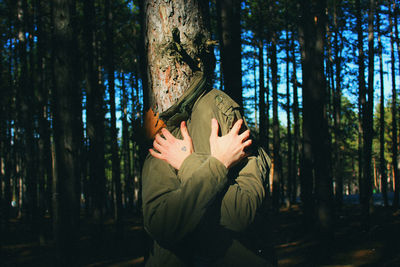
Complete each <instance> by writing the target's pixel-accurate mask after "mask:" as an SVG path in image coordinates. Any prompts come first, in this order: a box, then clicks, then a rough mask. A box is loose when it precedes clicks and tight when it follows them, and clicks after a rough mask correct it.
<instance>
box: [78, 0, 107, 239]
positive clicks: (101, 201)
mask: <svg viewBox="0 0 400 267" xmlns="http://www.w3.org/2000/svg"><path fill="white" fill-rule="evenodd" d="M83 12H84V24H83V30H84V35H83V37H84V41H85V52H86V53H85V63H86V64H85V67H86V71H85V75H86V77H85V79H86V95H87V99H86V103H87V104H86V110H87V111H86V112H87V118H86V134H87V138H88V141H89V144H88V164H89V184H90V191H89V190H87V191H86V190H85V191H86V193H87V195H86V200H87V202H86V205H87V206H88V207H89V206H91V207H92V208H93V218H94V220H95V222H96V227H94V228H93V230H94V233H93V234H94V236H97V237H100V236H101V234H102V232H103V229H102V224H103V221H104V208H105V198H106V194H105V186H106V185H105V184H106V179H105V173H104V172H105V164H104V107H103V106H104V103H103V102H104V100H103V98H104V87H103V86H102V85H100V84H99V73H98V70H97V66H96V62H95V54H94V52H95V51H96V38H95V36H96V24H95V7H94V1H93V0H88V1H84V6H83ZM87 183H88V182H87V181H84V184H86V186H87ZM89 200H90V201H89Z"/></svg>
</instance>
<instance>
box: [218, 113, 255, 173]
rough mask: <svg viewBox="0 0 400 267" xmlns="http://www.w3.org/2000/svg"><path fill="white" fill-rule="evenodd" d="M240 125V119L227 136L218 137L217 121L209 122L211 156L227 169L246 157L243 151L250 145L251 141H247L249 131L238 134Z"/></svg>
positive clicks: (241, 121)
mask: <svg viewBox="0 0 400 267" xmlns="http://www.w3.org/2000/svg"><path fill="white" fill-rule="evenodd" d="M242 123H243V120H242V119H240V120H238V121H236V123H235V124H234V125H233V127H232V129H231V131H230V132H229V133H228V134H226V135H224V136H221V137H219V136H218V128H219V125H218V121H217V120H216V119H214V118H213V119H212V120H211V135H210V150H211V156H214V157H215V158H217V159H218V160H219V161H221V162H222V164H224V165H225V167H226V168H228V169H229V168H230V167H232V166H233V165H235V164H236V163H237V162H239V161H240V160H241V159H243V158H245V157H246V156H247V154H246V152H245V151H244V150H245V148H247V147H248V146H250V145H251V143H252V141H251V139H249V140H247V139H248V138H249V136H250V131H249V130H246V131H244V132H243V133H242V134H239V131H240V128H241V127H242Z"/></svg>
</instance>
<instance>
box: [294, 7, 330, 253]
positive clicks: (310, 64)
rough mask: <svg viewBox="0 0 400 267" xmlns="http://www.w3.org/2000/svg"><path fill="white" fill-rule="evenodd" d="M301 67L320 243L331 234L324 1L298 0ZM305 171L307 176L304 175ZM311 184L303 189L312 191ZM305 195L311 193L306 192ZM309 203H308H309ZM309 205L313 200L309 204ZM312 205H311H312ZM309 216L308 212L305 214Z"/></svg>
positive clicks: (307, 167) (306, 143)
mask: <svg viewBox="0 0 400 267" xmlns="http://www.w3.org/2000/svg"><path fill="white" fill-rule="evenodd" d="M301 8H302V10H303V14H302V19H303V20H302V23H300V31H301V39H300V41H301V49H302V71H303V138H304V148H303V149H304V155H303V157H304V159H303V160H304V165H303V174H302V175H303V180H305V179H306V181H305V182H306V186H307V187H311V188H312V180H313V173H314V179H315V204H316V216H317V217H316V220H317V221H316V225H317V229H318V230H319V232H320V235H319V237H320V238H321V241H322V244H325V245H327V244H329V241H330V239H331V238H332V237H333V219H334V217H333V205H332V204H333V203H332V201H333V192H332V191H333V188H332V177H331V174H330V173H329V170H330V165H329V164H330V163H329V153H330V151H329V138H328V123H327V112H326V90H327V89H326V81H325V75H324V73H325V72H324V43H325V23H326V17H325V9H326V1H313V0H311V1H307V0H304V1H301ZM304 168H305V169H304ZM305 175H307V176H308V177H307V176H306V177H304V176H305ZM311 190H312V189H310V188H308V189H307V191H306V193H309V194H310V193H311ZM307 197H308V198H309V197H310V196H307ZM308 205H310V203H309V204H308ZM311 205H312V204H311ZM311 208H312V206H311ZM308 216H310V214H308Z"/></svg>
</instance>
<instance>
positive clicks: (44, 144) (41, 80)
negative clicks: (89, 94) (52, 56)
mask: <svg viewBox="0 0 400 267" xmlns="http://www.w3.org/2000/svg"><path fill="white" fill-rule="evenodd" d="M47 7H48V6H47V5H46V4H45V3H43V2H42V1H41V0H36V8H37V11H38V14H37V68H38V72H37V73H38V74H37V75H36V77H37V78H36V79H37V83H36V89H35V92H36V93H35V95H36V97H37V103H38V116H39V131H38V132H39V136H40V137H39V143H38V147H39V158H40V161H39V162H40V163H39V166H40V167H41V169H42V171H41V176H40V179H39V181H38V183H39V184H38V185H39V192H40V194H39V197H40V199H39V205H40V216H41V219H40V220H42V219H43V217H44V215H45V214H46V210H48V211H50V214H52V212H51V210H52V209H51V202H50V201H49V197H48V194H49V192H48V190H51V181H52V179H53V178H52V162H51V150H50V124H49V121H48V100H49V91H48V88H49V87H48V86H46V85H47V84H46V78H47V76H46V70H47V67H46V65H47V64H46V63H47V61H46V56H45V55H46V49H47V40H48V39H49V38H48V34H47V33H46V29H45V26H46V21H45V15H44V14H45V13H46V12H48V8H47ZM49 181H50V183H49ZM46 185H47V186H49V187H50V188H47V189H46ZM43 227H44V223H43V222H42V221H41V222H40V228H41V232H44V231H45V229H44V228H43Z"/></svg>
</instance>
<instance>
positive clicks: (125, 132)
mask: <svg viewBox="0 0 400 267" xmlns="http://www.w3.org/2000/svg"><path fill="white" fill-rule="evenodd" d="M121 81H122V84H121V107H122V155H123V159H124V182H125V190H124V195H125V198H124V199H125V206H127V207H129V210H132V208H133V205H130V204H131V203H132V202H131V199H132V197H133V194H132V193H133V188H131V187H132V183H131V181H132V175H131V156H130V155H131V153H130V142H129V139H130V138H129V135H130V134H129V128H128V94H127V92H126V86H125V73H123V72H122V73H121ZM132 100H133V99H132ZM132 111H134V110H132Z"/></svg>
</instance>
